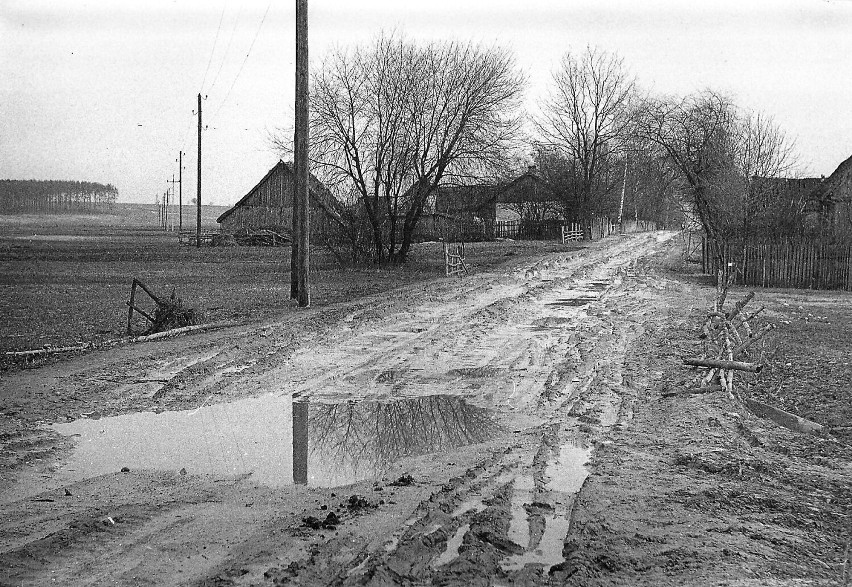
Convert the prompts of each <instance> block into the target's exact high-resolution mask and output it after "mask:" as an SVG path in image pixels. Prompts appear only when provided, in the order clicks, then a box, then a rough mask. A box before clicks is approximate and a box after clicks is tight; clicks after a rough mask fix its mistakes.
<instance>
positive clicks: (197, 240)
mask: <svg viewBox="0 0 852 587" xmlns="http://www.w3.org/2000/svg"><path fill="white" fill-rule="evenodd" d="M195 198H196V200H195V202H196V204H198V212H197V216H196V224H195V246H196V247H197V248H199V249H200V248H201V93H200V92H199V94H198V193H197V195H196V196H195Z"/></svg>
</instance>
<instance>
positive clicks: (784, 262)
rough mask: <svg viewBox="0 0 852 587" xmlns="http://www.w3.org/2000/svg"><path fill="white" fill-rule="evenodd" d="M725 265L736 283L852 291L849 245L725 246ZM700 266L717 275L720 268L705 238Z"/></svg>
mask: <svg viewBox="0 0 852 587" xmlns="http://www.w3.org/2000/svg"><path fill="white" fill-rule="evenodd" d="M722 253H723V256H724V258H725V263H726V264H731V263H733V265H732V266H731V268H732V269H733V270H735V272H736V277H735V279H736V283H739V284H742V285H752V286H758V287H790V288H797V289H840V290H845V291H852V245H848V244H846V245H844V244H840V245H838V244H828V243H820V242H796V241H788V242H782V243H755V244H750V245H747V246H745V247H743V246H742V245H739V246H735V245H725V246H724V247H723V251H722ZM702 268H703V270H704V271H705V272H706V273H712V274H714V275H715V274H716V272H717V271H718V269H719V267H717V262H716V260H715V259H714V257H713V255H712V254H711V251H710V247H709V246H707V242H706V240H705V241H704V242H703V243H702Z"/></svg>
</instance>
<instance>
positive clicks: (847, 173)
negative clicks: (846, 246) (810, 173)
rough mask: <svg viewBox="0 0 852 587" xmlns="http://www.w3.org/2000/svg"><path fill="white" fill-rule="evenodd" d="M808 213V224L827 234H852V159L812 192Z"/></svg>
mask: <svg viewBox="0 0 852 587" xmlns="http://www.w3.org/2000/svg"><path fill="white" fill-rule="evenodd" d="M807 212H808V216H809V217H808V222H809V223H810V224H812V225H818V226H819V227H820V228H821V229H822V230H824V231H826V232H831V233H834V234H838V235H846V236H849V235H850V233H852V157H849V158H848V159H846V160H845V161H843V162H842V163H841V164H840V165H838V166H837V169H835V170H834V172H833V173H832V174H831V175H830V176H828V177H827V178H825V179H823V180H822V181H821V182H820V183H819V185H818V186H816V187H815V188H814V189H813V190H812V191H811V192H810V195H809V196H808V201H807Z"/></svg>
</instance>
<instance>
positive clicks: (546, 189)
mask: <svg viewBox="0 0 852 587" xmlns="http://www.w3.org/2000/svg"><path fill="white" fill-rule="evenodd" d="M553 199H554V198H553V193H552V190H551V188H550V185H549V184H548V183H547V182H546V181H545V180H544V178H542V177H541V176H540V175H539V174H538V172H536V170H535V166H530V168H529V170H528V171H527V172H526V173H524V174H523V175H521V176H519V177H517V178H515V179H514V180H512V181H510V182H509V183H508V184H507V185H506V186H505V187H504V188H503V189H502V190H500V193H499V194H497V201H498V202H500V203H510V204H518V203H523V202H550V201H551V200H553Z"/></svg>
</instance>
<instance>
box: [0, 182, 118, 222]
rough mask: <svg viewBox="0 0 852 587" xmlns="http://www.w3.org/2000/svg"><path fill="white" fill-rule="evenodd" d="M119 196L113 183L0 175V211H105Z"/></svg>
mask: <svg viewBox="0 0 852 587" xmlns="http://www.w3.org/2000/svg"><path fill="white" fill-rule="evenodd" d="M117 198H118V189H116V187H115V186H114V185H112V184H106V185H104V184H101V183H97V182H91V181H66V180H36V179H26V180H17V179H3V180H0V211H2V212H3V213H7V214H8V213H19V214H20V213H32V212H41V213H59V212H104V211H107V210H110V209H111V208H112V206H113V204H115V201H116V199H117Z"/></svg>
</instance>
